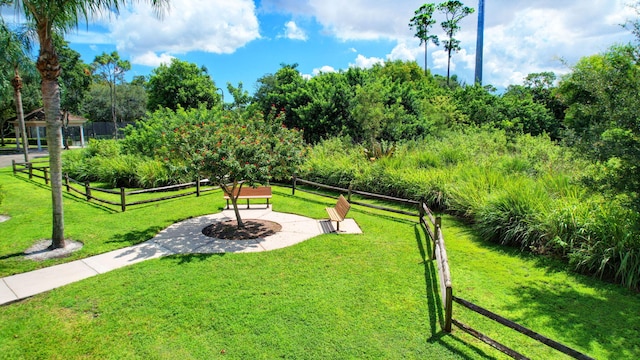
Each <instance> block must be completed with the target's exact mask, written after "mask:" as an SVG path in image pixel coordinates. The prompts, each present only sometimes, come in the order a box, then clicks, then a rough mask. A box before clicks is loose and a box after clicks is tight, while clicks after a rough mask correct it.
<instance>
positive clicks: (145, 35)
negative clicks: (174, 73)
mask: <svg viewBox="0 0 640 360" xmlns="http://www.w3.org/2000/svg"><path fill="white" fill-rule="evenodd" d="M109 26H110V30H111V35H112V37H113V38H114V39H117V48H118V51H122V52H127V53H131V54H132V57H133V58H136V57H137V56H141V54H147V53H149V52H154V53H156V52H163V53H167V54H180V53H186V52H190V51H204V52H210V53H217V54H229V53H233V52H235V51H236V50H237V49H238V48H240V47H243V46H244V45H246V44H247V43H248V42H250V41H252V40H255V39H258V38H259V37H260V34H259V30H258V19H257V17H256V14H255V5H254V2H253V1H251V0H238V1H233V2H229V1H226V0H183V1H181V2H180V4H179V6H175V7H173V8H172V9H171V10H170V13H168V14H165V16H164V17H163V18H162V19H158V18H157V17H155V16H154V12H153V10H152V9H151V8H150V6H149V5H146V4H137V5H136V6H135V7H133V8H129V9H127V10H124V11H122V12H121V14H120V15H119V16H118V18H117V20H116V21H112V22H110V23H109ZM141 58H143V57H141Z"/></svg>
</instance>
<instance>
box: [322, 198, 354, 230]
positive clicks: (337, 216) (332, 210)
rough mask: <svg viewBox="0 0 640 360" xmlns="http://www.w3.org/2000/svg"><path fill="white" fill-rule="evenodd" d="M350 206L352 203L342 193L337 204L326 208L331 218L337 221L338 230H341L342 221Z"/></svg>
mask: <svg viewBox="0 0 640 360" xmlns="http://www.w3.org/2000/svg"><path fill="white" fill-rule="evenodd" d="M350 208H351V204H349V202H348V201H347V199H345V198H344V196H342V195H340V197H339V198H338V202H337V203H336V206H334V207H328V208H325V210H327V214H329V220H330V221H335V222H336V232H338V231H340V222H342V221H344V217H345V216H347V213H348V212H349V209H350Z"/></svg>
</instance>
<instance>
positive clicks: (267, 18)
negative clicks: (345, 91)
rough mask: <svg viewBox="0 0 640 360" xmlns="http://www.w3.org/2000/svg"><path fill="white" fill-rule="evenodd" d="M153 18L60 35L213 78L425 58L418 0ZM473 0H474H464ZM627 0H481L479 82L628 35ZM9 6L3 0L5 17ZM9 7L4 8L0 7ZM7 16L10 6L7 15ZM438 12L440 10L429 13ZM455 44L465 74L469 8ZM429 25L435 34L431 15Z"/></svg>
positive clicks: (194, 10)
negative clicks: (181, 64) (174, 61)
mask: <svg viewBox="0 0 640 360" xmlns="http://www.w3.org/2000/svg"><path fill="white" fill-rule="evenodd" d="M171 2H172V6H171V8H170V9H169V11H168V12H167V13H166V14H165V15H164V16H163V18H162V19H158V18H156V17H154V16H153V14H152V11H151V10H150V9H149V8H148V6H146V5H144V4H141V3H140V2H139V3H138V4H136V5H135V6H134V7H131V8H129V9H126V10H124V11H122V12H121V13H120V14H119V15H118V16H113V15H112V16H103V17H102V18H101V19H100V18H96V19H92V20H91V21H90V25H89V27H88V30H87V27H86V26H85V25H84V24H81V25H80V27H79V29H78V30H76V31H73V32H71V33H69V34H67V35H66V39H67V40H68V41H70V43H71V47H72V48H73V49H75V50H76V51H78V52H80V53H81V54H82V57H83V60H84V61H85V62H87V63H90V62H92V61H93V59H94V58H95V56H96V55H99V54H101V53H102V52H111V51H113V50H117V51H118V52H119V53H120V55H121V57H123V58H125V59H127V60H129V61H131V63H132V65H133V67H132V70H131V71H130V72H129V74H128V75H129V77H133V76H134V75H149V74H150V73H151V71H152V70H153V69H154V68H155V67H157V66H158V65H159V64H160V63H162V62H168V61H169V59H170V58H172V57H176V58H179V59H181V60H184V61H189V62H192V63H195V64H197V65H199V66H205V67H206V68H207V69H208V71H209V74H210V75H211V76H212V78H213V79H214V81H215V82H216V85H217V86H218V87H221V88H223V89H226V83H227V82H230V83H232V84H234V85H237V84H238V82H243V83H244V87H245V89H247V90H249V91H250V92H253V90H254V89H255V82H256V80H257V79H258V78H260V77H262V76H264V75H265V74H268V73H274V72H276V71H277V70H278V69H279V68H280V64H282V63H285V64H292V63H297V64H298V65H299V66H298V69H299V70H300V72H301V73H303V74H304V75H305V76H307V77H310V76H313V75H315V74H317V73H318V72H320V71H324V72H328V71H338V70H341V69H347V68H349V67H351V66H359V67H370V66H372V65H373V64H375V63H377V62H384V61H389V60H397V59H399V60H415V61H417V62H418V64H419V65H420V66H423V64H424V60H423V59H424V52H423V51H424V48H423V47H422V46H420V45H419V40H418V39H416V38H415V37H414V36H413V33H412V32H411V30H410V29H409V27H408V25H407V24H408V22H409V19H410V18H411V17H412V16H413V12H414V10H415V9H417V8H418V7H420V5H422V4H423V3H424V2H423V1H412V0H396V1H390V0H349V1H345V0H256V1H253V0H180V1H176V0H173V1H171ZM463 2H464V3H465V5H467V6H470V7H473V8H477V6H478V1H477V0H474V1H469V0H468V1H463ZM628 2H629V1H628V0H592V1H588V2H587V1H582V0H536V1H525V0H485V24H486V28H485V48H484V70H483V73H484V83H485V84H492V85H494V86H496V87H498V88H504V87H506V86H507V85H509V84H518V83H521V82H522V80H523V78H524V77H525V76H526V75H527V74H529V73H532V72H540V71H553V72H556V73H557V74H559V75H561V74H564V73H567V72H568V71H569V70H570V69H569V66H570V65H572V64H574V63H575V62H576V61H577V60H578V59H579V58H580V57H582V56H586V55H591V54H595V53H598V52H602V51H605V50H606V49H607V48H608V47H609V46H610V45H612V44H614V43H626V42H629V41H631V40H632V39H633V37H632V36H631V34H630V33H629V32H628V31H627V30H625V29H623V28H622V27H621V26H620V24H621V23H624V22H625V21H626V20H627V19H634V18H637V14H636V13H635V12H634V11H633V10H632V9H630V8H629V7H627V6H626V4H627V3H628ZM12 11H13V10H6V9H5V10H4V11H3V14H4V17H5V19H6V20H11V17H12V16H14V15H11V14H12V13H11V12H12ZM7 14H9V15H7ZM14 17H15V16H14ZM436 18H437V19H438V21H439V22H440V21H441V20H442V17H441V16H440V15H439V14H437V15H436ZM461 26H462V30H461V31H460V32H459V34H458V36H457V38H458V39H460V40H461V46H462V50H461V51H460V52H459V53H457V54H455V55H454V56H453V59H452V73H455V74H457V75H458V76H459V78H460V79H462V80H463V81H465V82H467V83H471V82H472V81H473V74H474V67H475V52H476V49H475V47H476V27H477V12H476V13H474V14H472V15H471V16H469V17H467V18H466V19H464V20H463V21H462V23H461ZM432 31H433V32H434V33H435V34H437V35H439V36H441V37H442V36H443V35H442V34H443V32H442V29H441V28H440V25H439V23H438V24H436V25H435V26H434V27H433V29H432ZM428 62H429V68H430V69H431V71H432V72H434V73H438V74H446V54H445V52H444V50H443V49H442V47H435V46H434V45H430V46H429V58H428Z"/></svg>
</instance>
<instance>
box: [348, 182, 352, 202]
mask: <svg viewBox="0 0 640 360" xmlns="http://www.w3.org/2000/svg"><path fill="white" fill-rule="evenodd" d="M351 190H353V184H351V182H349V189H348V191H347V200H348V201H349V202H351Z"/></svg>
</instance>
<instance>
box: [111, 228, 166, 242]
mask: <svg viewBox="0 0 640 360" xmlns="http://www.w3.org/2000/svg"><path fill="white" fill-rule="evenodd" d="M160 230H162V227H160V226H151V227H148V228H146V229H144V230H132V231H129V232H126V233H123V234H115V235H113V236H111V238H110V239H109V240H107V241H106V243H117V244H122V245H123V246H130V245H136V244H139V243H141V242H144V241H147V240H149V239H152V238H153V237H154V236H156V234H158V232H160Z"/></svg>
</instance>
